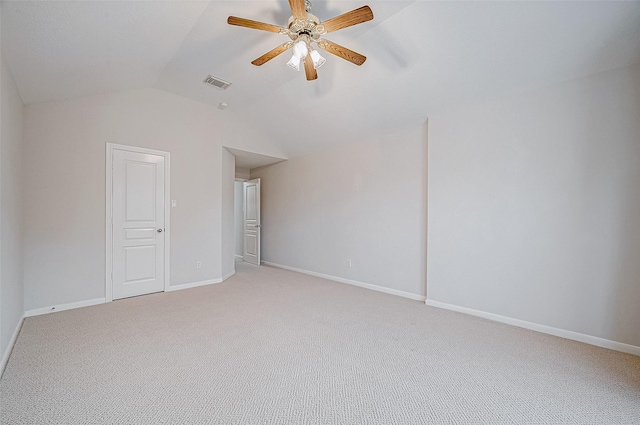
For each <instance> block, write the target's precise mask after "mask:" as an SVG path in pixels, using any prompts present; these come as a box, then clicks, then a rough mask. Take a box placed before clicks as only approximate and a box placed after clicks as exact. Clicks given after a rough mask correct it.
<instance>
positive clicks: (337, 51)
mask: <svg viewBox="0 0 640 425" xmlns="http://www.w3.org/2000/svg"><path fill="white" fill-rule="evenodd" d="M318 47H320V48H321V49H323V50H325V51H327V52H329V53H331V54H333V55H336V56H338V57H341V58H342V59H344V60H348V61H349V62H351V63H354V64H356V65H358V66H360V65H362V64H363V63H364V61H366V60H367V57H366V56H362V55H361V54H360V53H356V52H354V51H353V50H349V49H347V48H346V47H343V46H341V45H339V44H336V43H333V42H331V41H329V40H319V41H318Z"/></svg>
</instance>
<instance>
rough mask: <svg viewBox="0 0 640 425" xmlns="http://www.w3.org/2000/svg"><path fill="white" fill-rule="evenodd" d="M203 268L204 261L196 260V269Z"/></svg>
mask: <svg viewBox="0 0 640 425" xmlns="http://www.w3.org/2000/svg"><path fill="white" fill-rule="evenodd" d="M201 268H202V261H196V269H201Z"/></svg>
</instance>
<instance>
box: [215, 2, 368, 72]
mask: <svg viewBox="0 0 640 425" xmlns="http://www.w3.org/2000/svg"><path fill="white" fill-rule="evenodd" d="M289 6H290V7H291V13H292V16H291V18H289V22H288V23H287V27H280V26H277V25H271V24H265V23H263V22H258V21H252V20H250V19H244V18H237V17H235V16H229V19H227V23H228V24H229V25H237V26H239V27H245V28H252V29H256V30H262V31H269V32H276V33H280V34H285V35H287V36H289V38H290V39H291V40H290V41H287V42H286V43H284V44H282V45H280V46H278V47H276V48H275V49H273V50H271V51H269V52H267V53H265V54H264V55H262V56H260V57H259V58H258V59H256V60H254V61H253V62H251V63H252V64H254V65H256V66H260V65H264V64H265V63H267V62H268V61H270V60H271V59H273V58H275V57H276V56H278V55H280V54H282V53H284V52H285V51H287V50H289V49H293V57H292V58H291V60H289V62H288V63H287V65H289V66H290V67H292V68H293V69H295V70H300V63H301V62H304V71H305V74H306V76H307V80H315V79H316V78H318V72H317V69H318V68H319V67H321V66H322V65H323V64H324V63H325V59H324V58H323V57H322V56H321V55H320V53H318V51H317V50H314V49H313V48H312V46H311V44H312V43H315V44H316V45H317V46H318V47H319V48H321V49H322V50H324V51H326V52H329V53H331V54H333V55H336V56H338V57H340V58H342V59H345V60H347V61H349V62H351V63H354V64H356V65H358V66H359V65H362V64H363V63H364V61H365V60H366V59H367V58H366V57H365V56H363V55H361V54H359V53H356V52H354V51H353V50H349V49H347V48H346V47H342V46H340V45H339V44H336V43H333V42H331V41H329V40H325V39H324V38H322V36H324V35H325V34H327V33H330V32H334V31H338V30H341V29H343V28H347V27H350V26H353V25H357V24H361V23H363V22H367V21H370V20H372V19H373V12H372V11H371V8H370V7H369V6H363V7H360V8H358V9H355V10H352V11H351V12H347V13H344V14H342V15H339V16H336V17H335V18H331V19H329V20H328V21H324V22H321V21H320V20H319V19H318V18H317V17H316V16H314V15H312V14H311V2H310V1H309V0H289Z"/></svg>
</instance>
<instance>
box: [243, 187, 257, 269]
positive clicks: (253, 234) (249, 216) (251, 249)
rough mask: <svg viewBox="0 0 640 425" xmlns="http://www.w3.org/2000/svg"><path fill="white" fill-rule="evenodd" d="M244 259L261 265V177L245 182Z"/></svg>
mask: <svg viewBox="0 0 640 425" xmlns="http://www.w3.org/2000/svg"><path fill="white" fill-rule="evenodd" d="M243 257H244V261H246V262H248V263H253V264H258V265H260V179H255V180H249V181H248V182H244V255H243Z"/></svg>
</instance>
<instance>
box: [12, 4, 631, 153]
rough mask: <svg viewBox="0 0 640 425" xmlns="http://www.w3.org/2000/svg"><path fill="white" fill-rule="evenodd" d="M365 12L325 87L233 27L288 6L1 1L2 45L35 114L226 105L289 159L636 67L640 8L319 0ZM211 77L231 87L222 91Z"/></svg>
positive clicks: (323, 72) (270, 40)
mask: <svg viewBox="0 0 640 425" xmlns="http://www.w3.org/2000/svg"><path fill="white" fill-rule="evenodd" d="M364 4H368V5H369V6H371V8H372V9H373V12H374V14H375V19H374V20H373V21H371V22H368V23H364V24H362V25H358V26H355V27H351V28H347V29H344V30H341V31H339V32H336V33H332V34H330V37H329V36H327V38H328V39H330V40H332V41H334V42H337V43H339V44H342V45H344V46H346V47H349V48H351V49H353V50H355V51H357V52H359V53H362V54H364V55H366V56H367V58H368V59H367V62H366V63H365V64H364V65H363V66H361V67H357V66H355V65H353V64H350V63H348V62H346V61H344V60H342V59H340V58H337V57H335V56H331V55H329V54H326V55H325V56H326V57H327V63H326V64H325V66H324V67H322V68H321V69H320V70H319V71H318V74H319V79H318V80H316V81H313V82H308V81H306V80H305V78H304V72H300V73H296V72H295V71H293V70H291V69H290V68H288V67H287V66H286V61H287V60H288V59H289V57H288V56H289V55H287V54H283V55H281V56H279V57H277V58H275V59H273V60H272V61H271V62H269V63H267V64H265V65H264V66H262V67H255V66H253V65H251V64H250V62H251V61H252V60H253V59H255V58H257V57H258V56H260V55H262V54H263V53H265V52H267V51H268V50H271V49H272V48H274V47H276V46H277V45H279V44H282V43H283V42H284V41H286V36H284V35H280V34H273V33H268V32H262V31H255V30H249V29H245V28H240V27H232V26H229V25H227V24H226V19H227V17H228V16H229V15H235V16H240V17H245V18H249V19H254V20H259V21H263V22H268V23H274V24H278V25H284V24H285V22H286V20H287V18H288V17H289V16H290V11H289V9H288V7H289V6H288V2H287V1H286V0H259V1H242V0H235V1H209V2H197V1H35V2H31V1H15V2H3V3H2V48H3V50H4V54H5V55H6V58H7V61H8V63H9V66H10V67H11V69H12V71H13V73H14V77H15V79H16V83H17V85H18V88H19V90H20V92H21V94H22V96H23V100H24V101H25V103H33V102H42V101H49V100H59V99H67V98H73V97H78V96H85V95H90V94H95V93H102V92H109V91H119V90H126V89H130V88H142V87H155V88H158V89H161V90H165V91H168V92H172V93H176V94H178V95H182V96H185V97H188V98H191V99H194V100H197V101H200V102H205V103H208V104H211V105H214V106H217V105H218V104H219V103H220V102H222V101H224V102H227V103H228V104H229V105H230V106H229V108H228V109H227V110H226V111H219V113H221V114H225V113H233V114H235V115H238V116H239V117H240V118H242V119H244V120H245V122H246V123H247V124H248V125H250V126H252V127H254V128H255V129H257V130H259V131H261V132H262V133H263V134H265V136H266V137H267V138H268V139H270V140H272V141H273V142H274V143H276V144H277V145H278V146H279V147H281V149H282V151H283V152H285V153H286V154H287V155H288V156H289V157H291V156H298V155H303V154H306V153H309V152H313V151H317V150H321V149H326V148H329V147H332V146H335V145H337V144H342V143H346V142H348V141H350V140H354V139H357V140H363V139H364V140H366V139H367V138H371V137H375V135H376V134H379V133H380V132H393V131H396V130H398V129H401V128H406V127H408V126H420V125H421V124H422V123H423V122H424V120H425V119H426V118H427V117H428V116H430V115H433V114H437V113H439V112H441V111H443V110H446V109H449V108H452V107H455V106H456V105H460V104H468V103H473V102H481V101H484V100H486V99H489V98H493V97H498V96H504V95H507V94H510V93H514V92H519V91H523V90H527V89H530V88H535V87H540V86H545V85H550V84H553V83H557V82H561V81H566V80H570V79H574V78H579V77H582V76H586V75H589V74H593V73H596V72H600V71H604V70H607V69H613V68H617V67H621V66H624V65H628V64H631V63H635V62H637V61H638V60H640V2H638V1H632V2H630V1H625V2H615V1H602V2H599V1H588V2H581V1H574V2H542V1H536V2H524V1H512V2H487V1H471V2H461V1H455V2H454V1H443V2H432V1H416V0H413V1H398V0H394V1H377V0H373V1H366V0H361V1H338V0H326V1H322V0H315V1H313V13H314V14H315V15H317V16H318V17H319V18H320V19H321V20H326V19H328V18H331V17H333V16H336V15H339V14H341V13H344V12H347V11H349V10H352V9H355V8H357V7H359V6H362V5H364ZM207 74H213V75H215V76H217V77H220V78H223V79H225V80H228V81H230V82H232V83H233V85H232V86H231V87H230V88H229V89H228V90H226V91H219V90H216V89H214V88H211V87H208V86H206V85H204V84H203V83H202V80H203V79H204V77H205V76H206V75H207Z"/></svg>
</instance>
